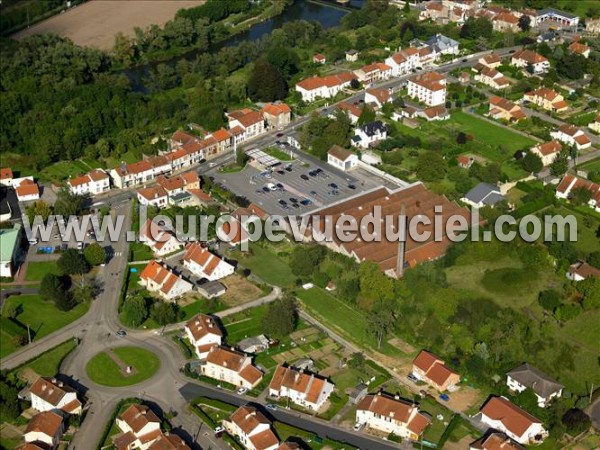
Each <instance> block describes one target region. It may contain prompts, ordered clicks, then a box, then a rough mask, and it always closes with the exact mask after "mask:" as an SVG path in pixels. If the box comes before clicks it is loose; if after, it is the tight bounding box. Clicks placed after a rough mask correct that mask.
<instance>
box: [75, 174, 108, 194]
mask: <svg viewBox="0 0 600 450" xmlns="http://www.w3.org/2000/svg"><path fill="white" fill-rule="evenodd" d="M67 187H68V188H69V190H70V191H71V192H72V193H73V194H77V195H98V194H102V193H104V192H108V191H109V190H110V177H109V176H108V174H107V173H106V172H105V171H104V170H102V169H94V170H92V171H91V172H88V173H86V174H85V175H81V176H79V177H75V178H71V179H70V180H69V181H67Z"/></svg>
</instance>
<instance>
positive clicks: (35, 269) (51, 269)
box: [25, 261, 60, 281]
mask: <svg viewBox="0 0 600 450" xmlns="http://www.w3.org/2000/svg"><path fill="white" fill-rule="evenodd" d="M47 273H52V274H54V275H60V270H58V266H57V265H56V261H32V262H30V263H28V264H27V272H26V273H25V281H41V280H42V278H44V276H45V275H46V274H47Z"/></svg>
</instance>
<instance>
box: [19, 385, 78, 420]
mask: <svg viewBox="0 0 600 450" xmlns="http://www.w3.org/2000/svg"><path fill="white" fill-rule="evenodd" d="M29 398H30V400H31V407H32V408H33V409H35V410H36V411H39V412H46V411H56V412H64V413H67V414H81V411H82V404H81V401H79V399H78V398H77V391H75V390H74V389H72V388H71V387H69V386H67V385H65V384H64V383H63V382H62V381H58V380H57V379H56V378H46V377H40V378H38V379H37V380H36V381H35V383H33V384H32V385H31V387H30V388H29Z"/></svg>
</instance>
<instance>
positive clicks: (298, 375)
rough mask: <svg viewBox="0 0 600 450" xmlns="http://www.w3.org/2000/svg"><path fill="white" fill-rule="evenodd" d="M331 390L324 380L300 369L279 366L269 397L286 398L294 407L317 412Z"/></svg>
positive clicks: (330, 386) (331, 386)
mask: <svg viewBox="0 0 600 450" xmlns="http://www.w3.org/2000/svg"><path fill="white" fill-rule="evenodd" d="M333 388H334V386H333V384H332V383H330V382H329V381H327V380H326V379H324V378H321V377H318V376H315V375H314V374H309V373H306V372H304V371H303V370H301V369H297V368H293V367H286V366H284V365H280V366H278V367H277V369H276V370H275V374H274V375H273V379H272V380H271V384H270V385H269V395H270V396H271V397H277V398H288V399H289V400H290V401H291V402H292V403H295V404H296V405H299V406H302V407H305V408H308V409H310V410H312V411H319V410H320V409H321V408H322V407H323V405H324V404H325V402H326V401H327V399H328V398H329V395H330V394H331V393H332V392H333Z"/></svg>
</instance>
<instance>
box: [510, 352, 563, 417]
mask: <svg viewBox="0 0 600 450" xmlns="http://www.w3.org/2000/svg"><path fill="white" fill-rule="evenodd" d="M506 385H507V386H508V388H509V389H510V390H511V391H513V392H518V393H521V392H524V391H525V390H527V389H531V390H533V392H534V394H535V397H536V399H537V402H538V406H539V407H540V408H545V407H546V406H548V405H549V404H550V402H551V401H552V399H554V398H560V396H561V395H562V391H563V388H564V386H563V385H562V384H560V383H559V382H558V381H556V380H554V379H552V378H550V377H549V376H548V375H546V374H545V373H544V372H542V371H541V370H539V369H537V368H536V367H533V366H532V365H531V364H528V363H525V364H522V365H520V366H519V367H517V368H515V369H513V370H511V371H510V372H508V373H507V374H506Z"/></svg>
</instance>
